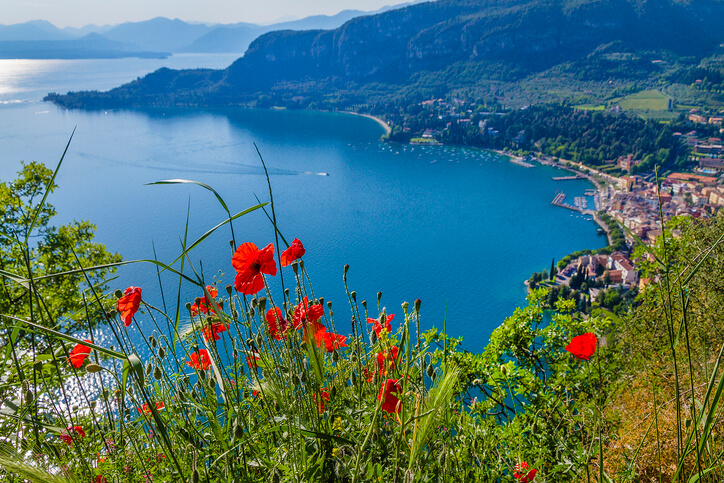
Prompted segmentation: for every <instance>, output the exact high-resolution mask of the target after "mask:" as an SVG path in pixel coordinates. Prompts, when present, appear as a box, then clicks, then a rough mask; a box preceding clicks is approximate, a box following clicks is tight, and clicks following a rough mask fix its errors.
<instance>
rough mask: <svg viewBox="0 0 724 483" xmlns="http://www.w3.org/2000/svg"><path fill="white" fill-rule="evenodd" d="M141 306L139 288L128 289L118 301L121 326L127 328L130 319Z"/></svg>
mask: <svg viewBox="0 0 724 483" xmlns="http://www.w3.org/2000/svg"><path fill="white" fill-rule="evenodd" d="M140 305H141V287H128V288H127V289H126V291H125V292H123V297H121V298H119V299H118V311H119V312H120V313H121V320H122V321H123V324H124V325H125V326H126V327H128V326H129V325H131V319H133V316H134V315H135V313H136V311H137V310H138V307H139V306H140Z"/></svg>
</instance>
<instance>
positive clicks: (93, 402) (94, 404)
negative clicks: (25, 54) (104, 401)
mask: <svg viewBox="0 0 724 483" xmlns="http://www.w3.org/2000/svg"><path fill="white" fill-rule="evenodd" d="M97 405H98V401H91V402H90V403H88V407H90V408H91V409H95V408H96V406H97Z"/></svg>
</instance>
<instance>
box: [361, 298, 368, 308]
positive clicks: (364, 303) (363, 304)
mask: <svg viewBox="0 0 724 483" xmlns="http://www.w3.org/2000/svg"><path fill="white" fill-rule="evenodd" d="M362 307H364V308H365V310H367V300H363V301H362Z"/></svg>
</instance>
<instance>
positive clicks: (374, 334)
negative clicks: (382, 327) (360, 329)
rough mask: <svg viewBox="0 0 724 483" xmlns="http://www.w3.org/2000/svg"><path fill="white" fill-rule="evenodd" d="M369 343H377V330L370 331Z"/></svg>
mask: <svg viewBox="0 0 724 483" xmlns="http://www.w3.org/2000/svg"><path fill="white" fill-rule="evenodd" d="M370 343H371V344H373V345H374V344H376V343H377V332H375V331H374V330H373V331H372V332H370Z"/></svg>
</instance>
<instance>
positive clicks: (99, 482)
mask: <svg viewBox="0 0 724 483" xmlns="http://www.w3.org/2000/svg"><path fill="white" fill-rule="evenodd" d="M93 483H108V480H106V477H105V476H103V475H98V476H96V477H95V478H94V479H93Z"/></svg>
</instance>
